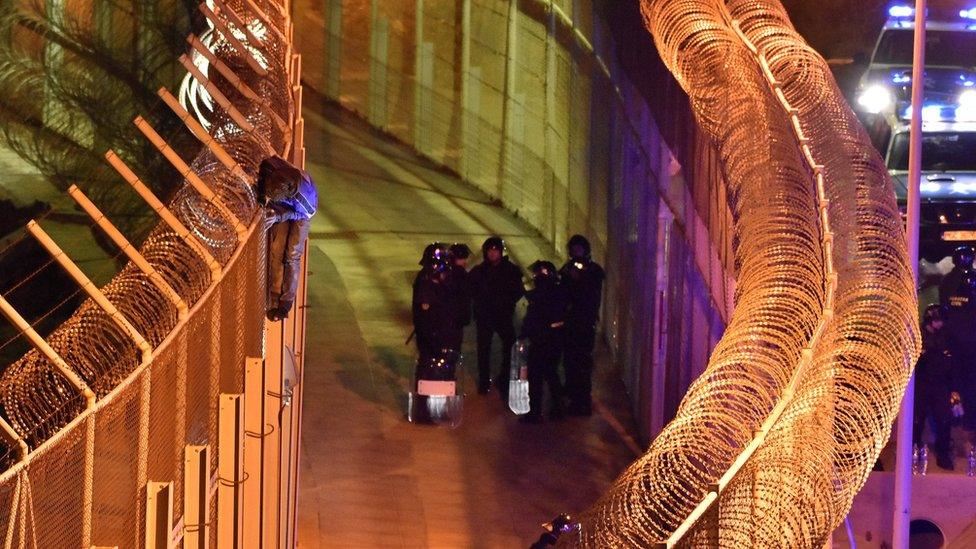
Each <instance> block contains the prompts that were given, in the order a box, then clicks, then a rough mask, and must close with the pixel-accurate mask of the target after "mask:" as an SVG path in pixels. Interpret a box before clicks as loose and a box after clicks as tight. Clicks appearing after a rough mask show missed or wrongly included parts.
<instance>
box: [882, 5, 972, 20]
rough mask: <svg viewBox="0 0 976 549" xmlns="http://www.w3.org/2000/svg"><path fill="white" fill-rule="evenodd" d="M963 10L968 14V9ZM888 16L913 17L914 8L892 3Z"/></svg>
mask: <svg viewBox="0 0 976 549" xmlns="http://www.w3.org/2000/svg"><path fill="white" fill-rule="evenodd" d="M964 11H966V13H967V14H968V13H969V11H970V10H964ZM960 15H961V13H960ZM888 16H889V17H893V18H902V17H915V8H913V7H911V6H906V5H894V6H891V7H890V8H888Z"/></svg>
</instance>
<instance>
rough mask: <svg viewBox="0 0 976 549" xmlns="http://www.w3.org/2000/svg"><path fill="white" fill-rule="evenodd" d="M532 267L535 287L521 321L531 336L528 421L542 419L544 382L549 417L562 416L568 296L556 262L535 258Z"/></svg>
mask: <svg viewBox="0 0 976 549" xmlns="http://www.w3.org/2000/svg"><path fill="white" fill-rule="evenodd" d="M529 269H530V270H531V271H532V280H533V284H534V287H533V288H532V290H531V291H530V292H529V293H528V294H527V295H526V299H528V301H529V307H528V309H527V310H526V312H525V319H524V320H523V321H522V332H521V334H520V337H521V338H523V339H528V340H529V346H528V348H529V350H528V366H529V413H528V414H525V415H523V416H522V417H520V418H519V421H522V422H525V423H540V422H541V421H542V406H543V398H544V396H545V386H546V385H548V386H549V396H550V403H549V419H560V418H562V416H563V385H562V382H561V381H560V380H559V358H560V356H561V355H562V347H563V326H564V324H565V321H566V308H567V305H568V303H567V300H566V294H565V292H564V291H563V288H562V287H561V286H560V285H559V283H558V279H559V274H558V272H557V271H556V266H555V265H553V264H552V263H550V262H548V261H536V262H535V263H533V264H532V266H531V267H529Z"/></svg>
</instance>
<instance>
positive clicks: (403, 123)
mask: <svg viewBox="0 0 976 549" xmlns="http://www.w3.org/2000/svg"><path fill="white" fill-rule="evenodd" d="M613 6H614V3H613V2H599V1H598V2H594V1H592V0H575V1H574V0H560V1H552V2H550V1H548V0H547V1H541V0H521V1H519V0H512V1H509V0H463V1H462V0H458V1H454V0H415V1H414V2H405V1H402V0H401V1H392V0H373V1H371V2H365V1H352V0H296V1H295V3H294V13H295V17H296V36H295V45H296V48H297V49H298V50H299V51H301V52H302V53H303V54H304V56H305V58H306V59H307V60H315V62H306V64H305V66H304V71H303V75H304V82H305V85H306V86H308V87H311V88H314V89H315V90H317V91H318V92H320V93H322V94H325V95H326V96H328V97H329V98H331V99H332V100H335V101H338V102H339V103H341V104H342V105H343V106H344V107H346V108H348V109H350V110H352V111H355V112H356V113H358V114H360V115H361V116H363V117H364V118H365V119H367V120H368V121H369V122H370V123H371V124H372V125H373V126H375V127H377V128H380V129H382V130H383V131H385V132H388V133H389V134H391V135H393V136H395V137H396V138H397V139H399V140H401V141H403V142H404V143H407V144H409V145H411V146H413V147H414V148H415V149H416V150H417V152H418V153H420V154H421V155H424V156H426V157H428V158H429V159H431V160H432V161H434V162H436V163H438V164H440V165H442V166H444V167H447V168H449V169H450V170H452V171H454V172H456V173H457V174H459V175H460V176H461V177H462V178H463V179H465V180H466V181H468V182H469V183H471V184H473V185H474V186H476V187H478V188H479V189H481V190H483V191H485V192H486V193H487V194H489V195H490V196H492V197H494V198H496V199H498V200H500V201H501V203H502V204H503V205H504V206H505V207H506V208H508V209H509V210H511V211H513V212H515V213H516V214H517V215H518V216H520V217H521V218H523V219H525V220H526V221H528V222H529V223H530V224H531V225H532V226H534V227H535V228H536V229H537V230H538V231H539V232H540V233H541V234H542V235H543V236H544V237H545V238H547V239H548V240H549V241H550V242H552V243H553V246H554V252H553V255H554V256H557V255H562V254H563V249H564V247H565V243H566V241H567V239H568V238H569V236H570V235H572V234H574V233H577V232H579V233H582V234H585V235H587V236H588V237H589V238H590V240H591V241H592V242H593V244H594V255H595V257H596V259H597V260H598V261H600V262H602V263H604V264H605V265H606V267H607V271H608V283H607V289H606V298H605V305H604V310H603V329H604V334H605V336H606V339H607V341H608V342H609V345H610V347H611V349H612V350H613V352H614V354H615V357H616V359H617V360H618V362H619V363H620V364H621V366H622V369H623V377H624V382H625V384H626V386H627V388H628V390H629V391H630V393H631V395H632V397H633V403H634V410H635V413H636V417H637V420H638V422H639V424H640V428H641V434H642V436H643V437H644V438H645V440H649V439H650V437H651V436H653V435H654V434H655V433H657V432H658V431H659V430H660V429H661V428H662V426H663V425H664V423H665V422H666V421H667V420H668V419H670V418H671V417H673V415H674V412H675V410H676V408H677V405H678V402H679V401H680V398H681V396H682V395H683V394H684V392H685V389H686V388H687V387H688V385H689V384H690V382H691V380H693V379H694V378H695V377H696V376H697V375H698V374H699V373H700V372H701V371H702V370H703V369H704V367H705V364H706V363H707V358H708V354H709V351H710V350H711V348H712V347H713V346H714V344H715V343H716V342H717V341H718V338H719V337H720V336H721V334H722V332H723V329H724V325H725V322H726V321H727V319H728V314H729V309H730V303H731V291H732V286H733V284H732V280H731V276H730V274H729V273H730V272H731V262H732V259H731V242H730V240H729V235H730V233H729V212H728V207H727V205H726V199H725V187H724V183H723V181H722V177H721V172H720V169H719V166H718V161H717V159H716V155H715V152H714V148H713V147H712V146H711V144H710V143H709V142H708V141H707V139H705V138H704V137H703V136H702V135H701V134H699V133H698V131H697V130H696V129H695V124H694V123H692V119H691V116H690V110H689V109H688V104H687V98H686V97H685V96H684V94H683V93H682V92H681V91H680V89H679V88H678V86H677V85H676V84H675V82H674V80H673V78H672V77H671V76H670V74H669V73H668V72H667V70H666V69H665V68H664V67H663V66H662V65H661V64H660V61H659V60H657V58H656V54H655V53H654V50H653V45H650V44H649V37H648V36H647V34H646V32H645V33H643V35H641V36H631V37H627V39H628V40H629V39H631V38H633V39H635V40H638V41H639V40H643V42H644V50H645V51H650V57H649V58H648V60H649V62H648V64H647V66H646V70H648V71H650V72H651V73H652V74H654V75H655V77H654V78H653V79H652V84H653V85H652V86H648V85H645V83H640V84H635V82H634V81H632V80H631V78H630V73H629V72H628V70H625V68H624V67H622V66H621V64H620V59H619V56H618V53H619V52H621V51H622V50H621V48H623V46H622V45H621V43H618V42H616V38H617V36H616V32H615V30H614V28H613V27H611V26H610V25H609V24H608V21H607V20H606V14H608V13H610V11H608V10H610V9H611V7H613ZM613 9H618V8H613ZM634 16H635V17H637V18H638V20H639V17H640V16H639V14H637V13H636V8H634ZM648 47H649V48H650V49H649V50H648ZM473 244H477V243H473Z"/></svg>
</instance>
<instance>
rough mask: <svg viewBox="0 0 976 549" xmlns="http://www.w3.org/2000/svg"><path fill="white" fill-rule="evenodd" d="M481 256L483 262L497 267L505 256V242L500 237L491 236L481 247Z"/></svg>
mask: <svg viewBox="0 0 976 549" xmlns="http://www.w3.org/2000/svg"><path fill="white" fill-rule="evenodd" d="M481 254H482V255H483V256H484V258H485V261H487V262H488V263H491V264H492V265H497V264H498V263H499V262H500V261H501V260H502V257H504V256H505V241H504V240H502V238H501V237H500V236H492V237H489V238H488V239H487V240H485V243H484V244H482V245H481Z"/></svg>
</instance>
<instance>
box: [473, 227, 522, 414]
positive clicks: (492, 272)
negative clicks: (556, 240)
mask: <svg viewBox="0 0 976 549" xmlns="http://www.w3.org/2000/svg"><path fill="white" fill-rule="evenodd" d="M491 240H492V239H488V241H486V242H485V246H484V247H483V248H482V251H483V252H487V250H488V249H489V248H490V247H491V246H489V242H490V241H491ZM498 241H499V242H500V239H499V240H498ZM503 246H504V245H502V246H499V247H498V249H500V250H501V249H503ZM485 255H486V256H487V253H485ZM468 288H469V290H470V295H471V300H472V302H473V306H474V321H475V326H476V328H477V331H476V334H477V344H478V389H479V392H482V393H484V392H485V391H487V390H488V385H489V383H490V381H491V364H490V360H491V342H492V339H493V338H494V335H495V334H498V336H499V337H500V338H501V340H502V367H501V372H500V375H499V376H498V377H496V380H497V381H498V389H499V391H500V392H501V394H502V396H503V397H504V396H505V395H507V392H508V383H507V381H504V382H503V381H502V380H507V379H508V373H509V370H510V369H511V366H512V355H511V350H512V345H514V344H515V324H514V316H515V305H516V303H518V301H519V300H520V299H522V296H523V295H524V294H525V287H524V286H523V285H522V270H521V269H519V268H518V267H517V266H516V265H515V264H514V263H512V262H511V261H509V259H508V257H507V256H502V258H501V261H499V262H498V264H496V265H492V264H491V263H490V262H489V261H488V260H487V259H485V260H484V261H482V262H481V263H479V264H478V265H476V266H475V267H474V268H473V269H471V271H470V272H469V273H468Z"/></svg>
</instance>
